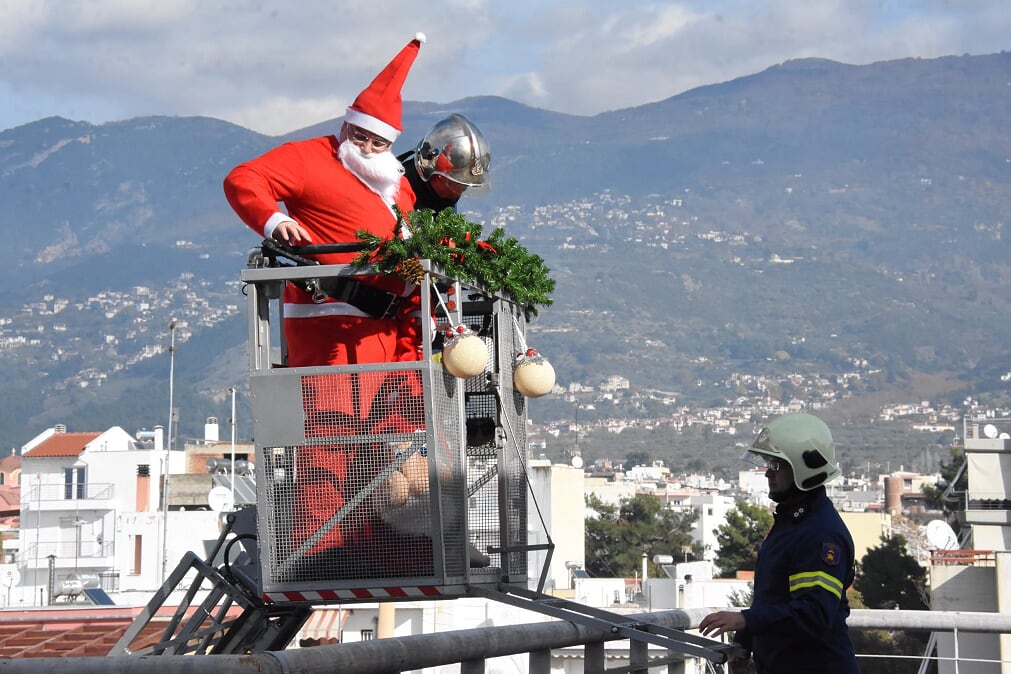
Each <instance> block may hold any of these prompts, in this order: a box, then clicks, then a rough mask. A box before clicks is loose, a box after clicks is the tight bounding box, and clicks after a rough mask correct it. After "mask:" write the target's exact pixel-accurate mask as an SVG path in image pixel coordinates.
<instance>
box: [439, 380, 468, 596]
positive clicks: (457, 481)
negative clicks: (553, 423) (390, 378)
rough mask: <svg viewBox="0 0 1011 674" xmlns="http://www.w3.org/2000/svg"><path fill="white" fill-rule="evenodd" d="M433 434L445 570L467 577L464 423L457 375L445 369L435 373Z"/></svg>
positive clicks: (456, 575) (451, 575)
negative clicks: (462, 467)
mask: <svg viewBox="0 0 1011 674" xmlns="http://www.w3.org/2000/svg"><path fill="white" fill-rule="evenodd" d="M430 391H431V400H432V424H431V425H432V436H433V438H434V443H435V444H434V446H435V447H436V451H435V452H434V453H433V456H432V459H433V464H434V465H435V467H436V470H437V473H438V479H437V481H436V484H437V487H438V491H439V505H440V508H441V509H440V512H439V520H440V521H441V523H442V542H443V548H444V551H445V555H446V557H445V573H446V576H449V577H463V576H464V574H465V573H466V570H467V565H468V560H467V519H466V516H467V511H466V507H467V501H466V498H467V495H466V488H467V487H466V483H465V481H464V479H465V476H464V475H463V472H462V471H461V470H460V467H461V466H462V465H463V460H462V446H463V442H462V440H463V438H462V433H463V429H462V428H461V425H460V397H459V386H458V385H457V382H456V378H455V377H452V376H451V375H449V374H447V373H443V372H441V370H438V371H435V372H433V377H432V385H431V388H430Z"/></svg>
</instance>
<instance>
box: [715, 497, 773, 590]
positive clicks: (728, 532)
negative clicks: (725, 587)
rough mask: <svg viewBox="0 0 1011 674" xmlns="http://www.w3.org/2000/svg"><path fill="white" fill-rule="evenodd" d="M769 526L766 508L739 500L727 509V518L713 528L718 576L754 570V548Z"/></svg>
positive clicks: (726, 576) (770, 519)
mask: <svg viewBox="0 0 1011 674" xmlns="http://www.w3.org/2000/svg"><path fill="white" fill-rule="evenodd" d="M771 527H772V512H771V511H770V510H769V509H768V508H764V507H762V506H757V505H753V504H751V503H747V502H744V501H742V502H740V503H738V504H737V507H736V508H734V509H733V510H731V511H730V512H728V513H727V521H726V522H725V523H724V524H721V525H720V526H718V527H717V528H716V543H717V544H718V545H719V551H718V552H717V553H716V566H717V568H718V569H719V570H720V577H721V578H733V577H734V575H736V574H737V572H738V571H754V570H755V561H756V560H757V559H758V548H759V547H761V545H762V541H763V540H765V535H766V534H767V533H768V532H769V529H770V528H771Z"/></svg>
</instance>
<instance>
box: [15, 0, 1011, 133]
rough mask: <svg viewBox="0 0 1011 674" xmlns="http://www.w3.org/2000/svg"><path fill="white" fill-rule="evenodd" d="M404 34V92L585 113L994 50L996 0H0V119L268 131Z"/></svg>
mask: <svg viewBox="0 0 1011 674" xmlns="http://www.w3.org/2000/svg"><path fill="white" fill-rule="evenodd" d="M417 31H423V32H425V33H426V34H427V35H428V38H429V41H428V43H427V44H426V45H425V46H424V47H423V48H422V51H421V55H420V56H419V58H418V61H417V62H416V64H415V66H414V68H413V69H412V72H411V76H410V77H409V78H408V81H407V84H406V86H405V89H404V97H405V98H406V99H408V100H423V101H435V102H449V101H452V100H457V99H459V98H463V97H466V96H477V95H485V94H497V95H503V96H507V97H509V98H513V99H515V100H518V101H520V102H523V103H526V104H530V105H536V106H539V107H544V108H548V109H552V110H558V111H561V112H568V113H575V114H593V113H596V112H600V111H603V110H606V109H616V108H622V107H630V106H634V105H639V104H643V103H647V102H652V101H657V100H661V99H664V98H667V97H669V96H672V95H675V94H677V93H680V92H682V91H685V90H687V89H690V88H693V87H697V86H700V85H704V84H709V83H714V82H721V81H726V80H729V79H732V78H735V77H739V76H742V75H746V74H751V73H754V72H758V71H761V70H764V69H765V68H767V67H769V66H771V65H774V64H776V63H780V62H782V61H785V60H787V59H791V58H799V57H805V56H820V57H823V58H830V59H834V60H839V61H843V62H846V63H854V64H862V63H870V62H873V61H879V60H885V59H893V58H904V57H910V56H918V57H935V56H941V55H946V54H961V53H991V52H995V51H1000V50H1001V49H1004V48H1006V47H1007V37H1006V36H1007V35H1008V34H1011V12H1007V11H1006V4H1005V0H960V2H958V3H954V2H951V1H950V0H891V1H890V2H884V3H883V2H880V0H807V1H806V2H804V3H798V2H795V0H764V1H759V0H684V1H682V2H663V1H656V2H649V1H646V0H629V1H628V2H623V3H615V2H613V1H607V2H605V1H604V0H559V1H558V2H554V3H544V2H535V1H534V0H513V2H511V3H492V2H491V1H490V0H429V1H428V2H426V3H417V2H415V1H414V0H384V2H381V3H380V2H367V3H361V2H357V1H355V2H351V1H350V0H339V1H337V2H334V1H333V0H330V1H326V0H303V1H302V2H299V3H289V2H287V1H282V0H234V1H233V2H230V3H212V2H201V1H199V0H158V1H155V0H81V1H80V2H66V1H65V0H33V1H32V2H21V1H19V0H0V93H2V94H3V95H4V106H3V109H2V110H0V129H3V128H8V127H10V126H13V125H14V124H17V123H24V122H27V121H31V120H32V119H37V118H39V117H43V116H47V115H53V114H57V115H63V116H67V117H71V118H74V119H84V120H87V121H92V122H96V123H98V122H102V121H106V120H108V119H121V118H127V117H133V116H138V115H148V114H168V115H191V114H200V115H207V116H212V117H220V118H223V119H228V120H230V121H235V122H236V123H240V124H243V125H245V126H248V127H251V128H254V129H256V130H259V131H264V132H268V133H283V132H286V131H290V130H293V129H296V128H299V127H302V126H307V125H309V124H313V123H316V122H318V121H321V120H323V119H329V118H332V117H336V116H339V115H341V114H342V113H343V110H344V107H346V106H347V104H348V103H349V102H350V101H351V100H353V99H354V97H355V96H356V95H357V93H358V92H359V91H360V90H361V89H362V88H363V87H364V86H365V85H367V84H368V82H369V81H370V80H371V79H372V77H373V76H374V75H375V74H376V73H377V72H378V71H379V70H380V69H381V68H382V66H384V65H385V64H386V62H387V61H388V60H389V59H390V58H391V57H392V56H393V54H394V53H396V51H397V50H399V49H400V47H401V46H403V45H404V44H406V42H407V41H408V40H409V39H410V38H411V37H412V36H413V35H414V33H415V32H417Z"/></svg>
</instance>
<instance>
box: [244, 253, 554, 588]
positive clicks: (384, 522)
mask: <svg viewBox="0 0 1011 674" xmlns="http://www.w3.org/2000/svg"><path fill="white" fill-rule="evenodd" d="M422 269H423V272H424V278H423V281H422V282H421V284H420V288H421V292H420V299H421V313H422V316H432V315H435V316H437V321H438V324H437V325H436V326H433V325H432V324H431V323H432V322H431V321H421V323H422V325H421V328H422V335H421V341H422V345H423V354H422V358H421V360H418V361H413V362H402V363H371V364H363V365H345V366H319V367H287V366H286V361H287V358H286V347H285V344H284V340H283V331H282V330H281V329H280V326H281V324H282V319H283V315H284V314H283V311H284V307H283V304H282V303H281V301H280V299H279V298H280V296H281V290H282V287H283V285H284V284H285V283H286V282H288V281H294V282H296V283H299V284H301V285H303V286H305V285H307V284H308V286H309V287H310V288H313V287H320V286H321V285H325V284H326V282H327V280H328V279H333V278H336V277H341V276H352V275H354V274H355V273H356V272H357V273H358V274H360V273H361V270H360V269H357V268H354V267H352V266H350V265H309V266H287V265H281V266H277V265H276V264H274V265H272V264H271V261H270V260H269V258H265V257H264V256H262V255H257V254H253V255H251V257H250V263H249V267H248V268H247V269H245V270H243V272H242V276H241V279H242V281H243V283H244V284H245V289H246V294H247V297H248V305H249V312H248V315H249V347H250V349H249V360H250V377H249V386H250V399H251V404H252V412H253V435H254V440H255V446H256V484H257V513H258V518H257V519H258V527H257V528H258V531H257V534H258V539H259V567H260V568H259V579H258V580H259V584H260V590H261V596H262V598H263V599H264V600H265V601H267V602H273V603H278V602H303V601H310V602H313V603H325V602H341V603H347V602H355V601H376V600H386V599H418V598H432V599H436V598H453V597H457V596H463V595H467V594H471V593H472V591H471V588H473V587H475V586H481V585H486V586H490V587H496V586H498V585H499V584H501V583H507V584H510V583H511V584H518V585H522V586H524V587H525V586H526V585H527V582H528V570H527V564H528V562H527V554H528V553H529V552H531V551H532V550H534V549H544V548H545V547H549V546H550V544H549V546H530V545H528V544H527V492H528V487H527V483H526V472H525V470H526V466H525V464H526V455H527V449H526V447H527V441H526V399H525V398H524V397H523V396H522V395H521V394H519V393H518V392H516V391H515V390H514V389H513V378H512V368H513V366H514V363H515V356H516V354H517V353H518V352H520V351H522V349H523V339H524V337H523V326H524V323H525V322H524V317H523V310H522V307H520V306H518V305H517V304H516V303H514V302H512V301H511V300H510V299H509V298H508V297H505V296H502V295H497V294H494V293H490V292H487V291H485V290H482V289H480V288H476V287H471V286H467V285H464V284H462V283H460V282H459V281H458V280H456V279H451V278H446V277H445V276H443V275H441V274H440V273H439V271H438V270H436V269H433V268H432V266H431V265H430V264H429V263H428V261H427V260H425V261H422ZM459 325H464V326H467V327H468V328H470V329H471V330H473V331H474V332H475V333H477V335H478V336H479V337H480V338H481V339H482V340H483V341H484V342H485V345H486V348H487V350H488V364H487V366H486V368H485V371H484V372H482V373H481V374H479V375H477V376H475V377H472V378H470V379H459V378H457V377H455V376H453V375H452V374H450V373H449V372H448V371H447V370H446V369H445V368H444V366H443V364H442V362H441V353H440V352H439V340H440V339H441V334H442V332H443V331H444V330H445V329H446V328H447V327H456V326H459ZM548 553H549V554H550V549H549V550H548Z"/></svg>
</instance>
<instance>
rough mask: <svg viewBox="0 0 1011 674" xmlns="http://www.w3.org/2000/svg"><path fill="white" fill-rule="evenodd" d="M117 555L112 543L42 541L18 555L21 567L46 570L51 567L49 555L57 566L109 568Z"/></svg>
mask: <svg viewBox="0 0 1011 674" xmlns="http://www.w3.org/2000/svg"><path fill="white" fill-rule="evenodd" d="M115 554H116V547H115V543H114V542H112V541H101V542H99V541H94V540H92V541H85V540H82V541H80V542H78V541H40V542H39V543H38V544H34V543H33V544H32V545H30V546H28V548H26V549H25V550H21V551H19V552H18V555H17V563H18V564H19V565H24V566H29V567H35V568H44V567H46V566H48V565H49V555H53V556H54V557H55V558H56V559H55V561H54V564H55V566H57V567H60V568H65V567H67V566H83V567H94V566H108V565H109V562H110V560H111V559H112V558H113V557H114V556H115Z"/></svg>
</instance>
